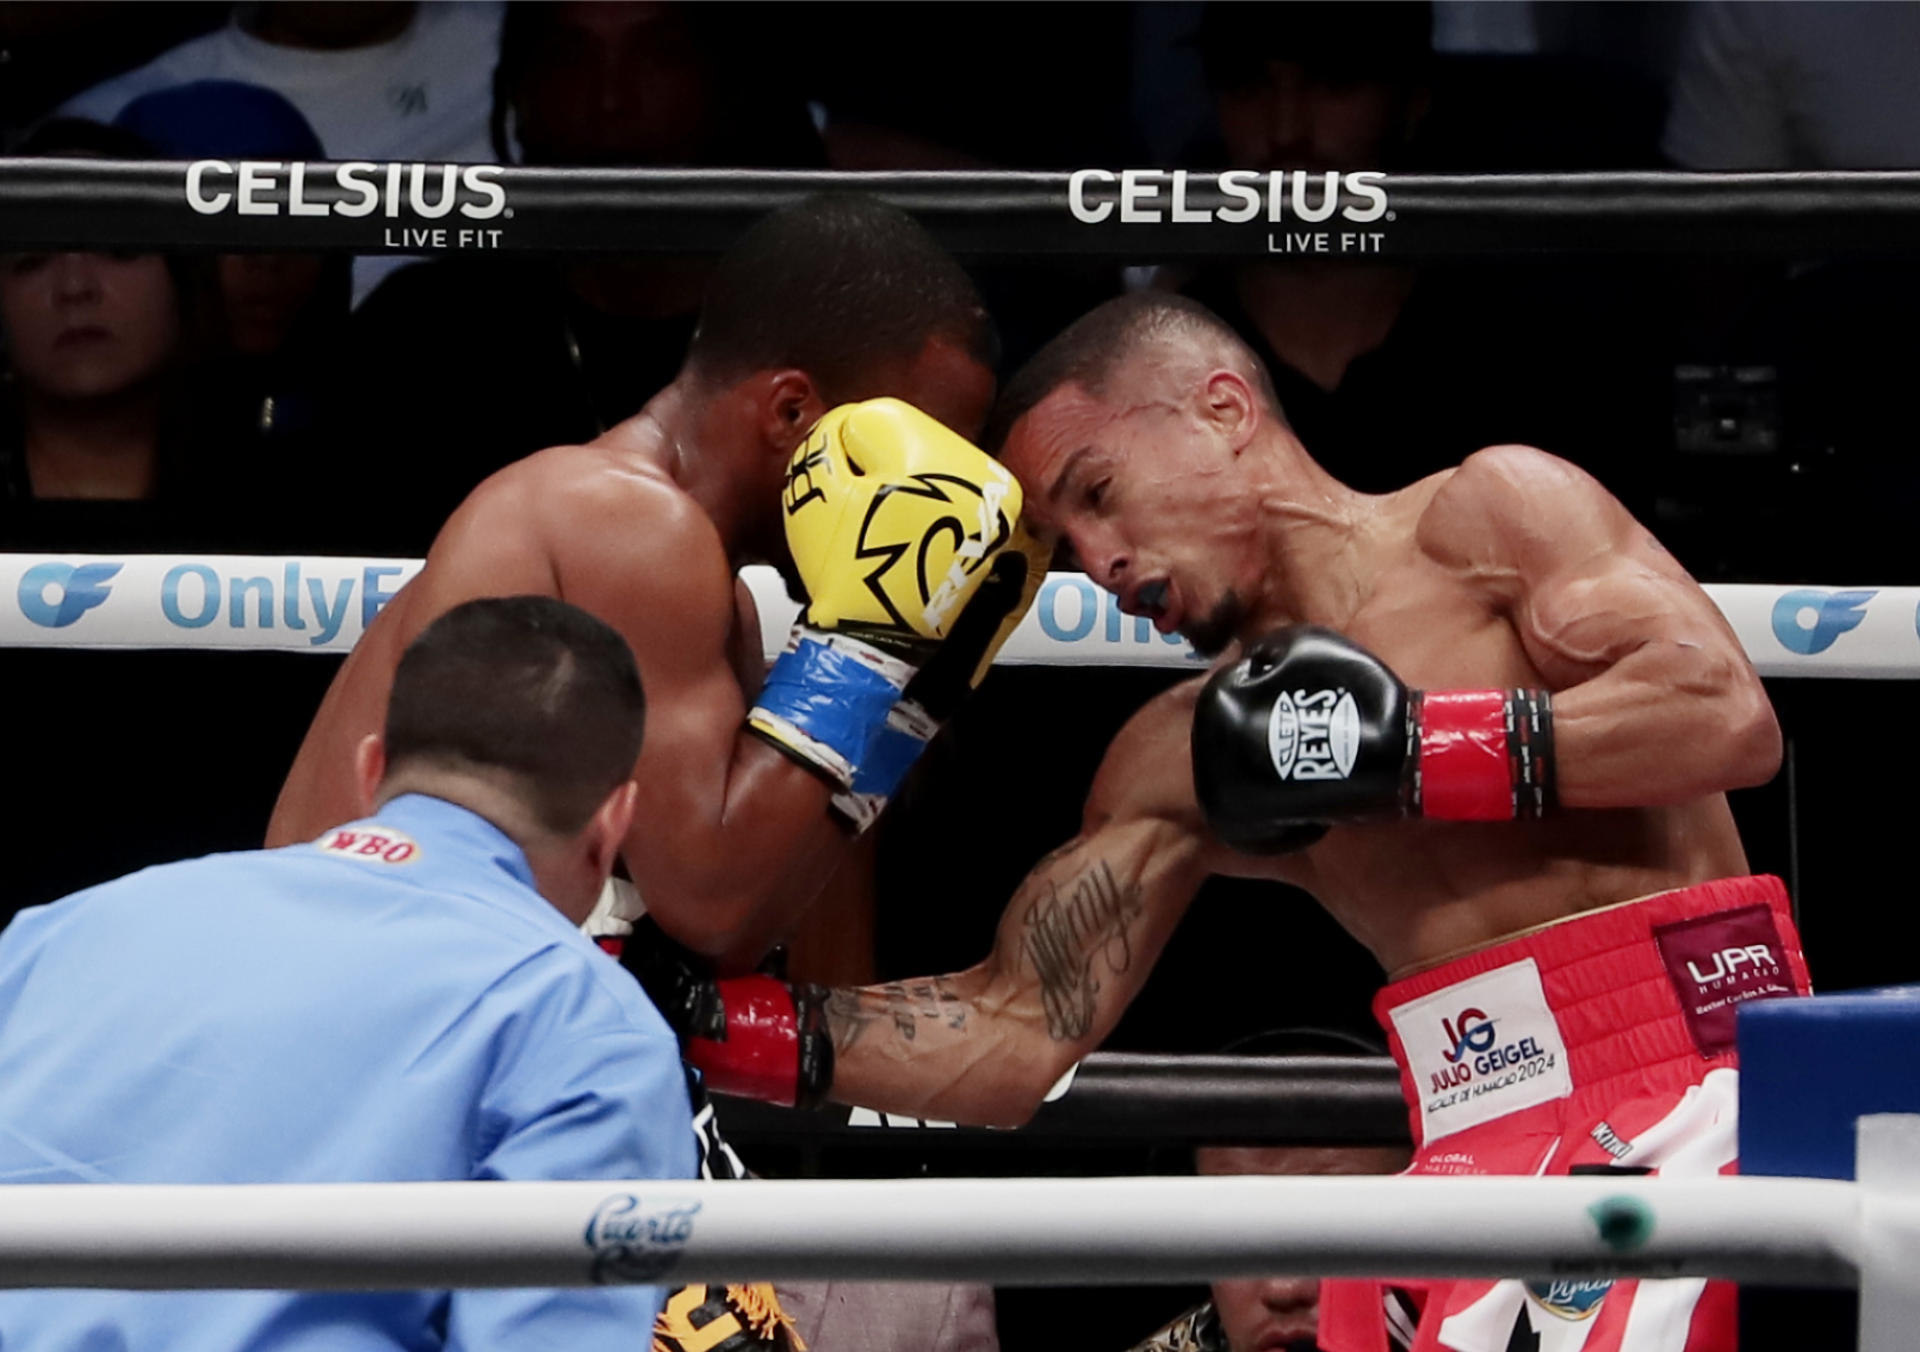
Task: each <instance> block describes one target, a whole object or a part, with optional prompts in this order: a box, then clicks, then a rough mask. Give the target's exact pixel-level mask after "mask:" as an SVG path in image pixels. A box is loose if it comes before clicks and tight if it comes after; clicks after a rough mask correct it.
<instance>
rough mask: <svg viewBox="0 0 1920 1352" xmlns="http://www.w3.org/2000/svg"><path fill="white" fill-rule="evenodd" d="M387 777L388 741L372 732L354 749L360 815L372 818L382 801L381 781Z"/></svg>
mask: <svg viewBox="0 0 1920 1352" xmlns="http://www.w3.org/2000/svg"><path fill="white" fill-rule="evenodd" d="M386 777H387V739H386V738H385V737H382V736H381V735H380V734H379V733H377V732H370V733H368V734H367V735H366V736H365V737H362V738H361V739H360V745H358V746H356V747H354V749H353V788H354V793H355V795H356V796H357V798H358V805H359V811H360V815H361V816H362V817H371V816H372V815H373V809H374V805H375V804H376V803H378V802H379V800H380V781H381V780H383V779H385V778H386Z"/></svg>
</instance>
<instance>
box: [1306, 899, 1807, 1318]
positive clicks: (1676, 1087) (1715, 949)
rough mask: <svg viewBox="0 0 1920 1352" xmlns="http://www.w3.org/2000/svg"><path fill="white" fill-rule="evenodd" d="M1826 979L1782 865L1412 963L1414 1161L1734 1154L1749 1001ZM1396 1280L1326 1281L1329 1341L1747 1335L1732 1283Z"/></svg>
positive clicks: (1402, 1024)
mask: <svg viewBox="0 0 1920 1352" xmlns="http://www.w3.org/2000/svg"><path fill="white" fill-rule="evenodd" d="M1807 989H1808V987H1807V968H1806V960H1805V959H1804V958H1803V957H1802V956H1801V952H1800V939H1799V935H1798V934H1797V933H1795V931H1794V926H1793V919H1792V916H1791V914H1790V912H1789V909H1788V902H1787V893H1786V888H1784V887H1783V886H1782V885H1781V883H1780V880H1779V879H1778V878H1770V877H1760V878H1724V879H1719V880H1717V881H1714V882H1708V883H1701V884H1699V885H1697V886H1694V887H1686V888H1681V889H1679V890H1678V891H1673V892H1662V893H1659V894H1658V895H1655V896H1651V897H1646V898H1644V899H1642V900H1640V901H1633V902H1627V903H1625V904H1623V905H1619V906H1611V907H1608V908H1606V909H1604V910H1599V911H1589V912H1587V913H1585V914H1583V915H1578V916H1574V917H1572V918H1570V919H1568V920H1564V921H1561V922H1559V923H1557V924H1553V925H1548V926H1546V927H1544V928H1542V929H1539V930H1535V931H1533V932H1531V933H1528V934H1524V935H1521V936H1520V937H1518V938H1515V939H1510V940H1508V941H1507V942H1505V943H1500V944H1495V945H1494V946H1492V947H1490V948H1484V949H1481V950H1479V951H1478V952H1474V953H1469V954H1467V955H1466V956H1465V957H1461V958H1456V959H1454V960H1453V961H1451V962H1448V963H1444V964H1442V965H1441V966H1439V967H1436V968H1433V969H1431V970H1429V971H1424V972H1420V973H1418V974H1416V975H1414V976H1411V977H1408V978H1407V979H1406V980H1404V981H1396V982H1393V983H1391V984H1390V985H1388V986H1387V987H1386V988H1385V989H1384V990H1382V991H1381V992H1380V994H1379V995H1378V996H1377V997H1375V999H1374V1002H1373V1009H1374V1014H1375V1016H1376V1017H1377V1018H1378V1019H1379V1020H1380V1023H1381V1025H1382V1026H1383V1027H1384V1028H1385V1029H1386V1030H1387V1037H1388V1041H1389V1044H1390V1045H1391V1047H1392V1049H1393V1055H1394V1058H1395V1059H1396V1060H1397V1061H1398V1062H1399V1063H1400V1086H1401V1090H1402V1092H1403V1093H1404V1094H1405V1095H1406V1097H1407V1102H1408V1104H1409V1106H1410V1108H1411V1110H1412V1117H1413V1139H1414V1142H1415V1145H1414V1154H1413V1163H1412V1165H1411V1166H1410V1167H1409V1168H1408V1170H1407V1172H1408V1173H1410V1174H1523V1175H1524V1174H1533V1175H1540V1174H1569V1173H1588V1172H1601V1173H1604V1172H1609V1171H1612V1170H1622V1171H1630V1172H1633V1173H1655V1174H1665V1175H1669V1176H1698V1175H1707V1174H1716V1173H1720V1174H1730V1173H1735V1172H1737V1162H1736V1143H1735V1138H1734V1114H1735V1108H1736V1102H1737V1098H1738V1095H1737V1092H1736V1090H1737V1086H1738V1082H1739V1080H1738V1077H1739V1071H1738V1069H1737V1068H1736V1067H1737V1065H1738V1061H1737V1058H1736V1056H1735V1053H1734V1011H1735V1008H1736V1007H1737V1006H1739V1005H1741V1004H1743V1003H1745V1002H1746V1001H1748V1000H1762V999H1771V998H1775V997H1779V996H1786V995H1804V994H1806V993H1807ZM1392 1285H1393V1288H1394V1289H1393V1291H1392V1292H1391V1293H1389V1292H1388V1291H1387V1290H1385V1289H1383V1284H1381V1283H1378V1282H1325V1283H1323V1284H1322V1288H1321V1309H1320V1344H1321V1346H1322V1347H1324V1348H1327V1349H1328V1350H1329V1352H1388V1349H1389V1348H1394V1347H1409V1346H1410V1347H1411V1348H1412V1349H1413V1352H1439V1350H1440V1349H1448V1350H1449V1352H1508V1350H1509V1349H1511V1348H1530V1349H1533V1348H1537V1349H1538V1352H1708V1349H1714V1350H1715V1352H1725V1350H1728V1349H1731V1348H1732V1347H1733V1346H1734V1335H1735V1325H1734V1292H1733V1288H1732V1286H1731V1285H1730V1284H1728V1283H1725V1282H1703V1281H1687V1280H1670V1281H1648V1282H1642V1281H1636V1280H1630V1279H1626V1278H1621V1279H1619V1280H1616V1281H1612V1282H1608V1281H1555V1282H1520V1281H1497V1282H1490V1281H1451V1280H1449V1281H1435V1282H1428V1283H1418V1282H1395V1283H1393V1284H1392ZM1383 1315H1384V1317H1383ZM1390 1324H1391V1325H1392V1326H1393V1327H1391V1328H1390V1327H1389V1325H1390ZM1389 1339H1391V1341H1389Z"/></svg>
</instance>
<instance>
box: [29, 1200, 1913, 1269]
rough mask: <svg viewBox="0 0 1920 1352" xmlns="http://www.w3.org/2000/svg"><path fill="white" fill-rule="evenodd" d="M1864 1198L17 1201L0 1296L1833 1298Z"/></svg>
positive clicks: (1856, 1243) (1855, 1265) (1853, 1258)
mask: <svg viewBox="0 0 1920 1352" xmlns="http://www.w3.org/2000/svg"><path fill="white" fill-rule="evenodd" d="M1861 1192H1862V1189H1861V1188H1860V1186H1859V1185H1857V1184H1852V1183H1839V1182H1828V1181H1824V1180H1814V1179H1776V1178H1714V1179H1707V1180H1687V1181H1678V1180H1665V1179H1625V1180H1608V1179H1602V1178H1545V1179H1537V1178H1339V1177H1324V1178H1273V1177H1261V1178H1128V1179H935V1180H926V1179H922V1180H912V1181H904V1182H903V1181H899V1180H887V1181H876V1182H817V1181H782V1182H756V1183H739V1182H728V1183H662V1182H652V1181H649V1182H642V1183H634V1184H620V1183H384V1184H306V1185H273V1186H266V1185H243V1186H233V1185H227V1186H218V1185H216V1186H200V1187H173V1186H137V1185H132V1186H130V1185H111V1184H71V1185H47V1186H20V1185H14V1186H9V1187H0V1286H99V1287H122V1288H147V1289H152V1288H178V1289H232V1288H271V1289H331V1290H342V1289H375V1290H377V1289H391V1288H411V1287H429V1288H452V1287H483V1286H581V1285H588V1284H591V1283H596V1282H659V1281H672V1282H685V1281H723V1280H735V1281H738V1280H814V1279H822V1278H840V1279H848V1280H916V1279H919V1280H945V1281H954V1280H967V1281H979V1282H992V1283H997V1284H1002V1285H1007V1284H1015V1285H1019V1284H1025V1285H1048V1284H1063V1283H1108V1284H1117V1283H1125V1282H1135V1281H1157V1282H1175V1281H1205V1280H1208V1279H1210V1278H1213V1277H1220V1276H1231V1275H1248V1276H1251V1275H1258V1274H1262V1273H1271V1272H1287V1273H1299V1274H1302V1275H1322V1276H1329V1275H1332V1276H1339V1275H1345V1276H1429V1277H1447V1276H1462V1277H1471V1276H1478V1277H1496V1276H1504V1277H1525V1278H1533V1279H1542V1280H1548V1279H1554V1278H1561V1279H1577V1278H1586V1277H1596V1276H1606V1275H1658V1276H1697V1277H1727V1278H1733V1279H1736V1280H1740V1281H1749V1282H1759V1283H1772V1284H1784V1285H1793V1286H1830V1287H1847V1286H1853V1285H1855V1284H1856V1283H1857V1282H1858V1280H1859V1270H1860V1258H1861V1249H1860V1235H1861V1227H1862V1224H1863V1222H1862V1205H1861ZM1895 1195H1896V1196H1898V1194H1895ZM1881 1222H1882V1225H1883V1226H1884V1223H1885V1216H1884V1213H1883V1214H1882V1217H1881ZM1909 1223H1920V1218H1913V1219H1912V1220H1910V1222H1909ZM1915 1275H1916V1274H1908V1280H1912V1279H1913V1277H1914V1276H1915Z"/></svg>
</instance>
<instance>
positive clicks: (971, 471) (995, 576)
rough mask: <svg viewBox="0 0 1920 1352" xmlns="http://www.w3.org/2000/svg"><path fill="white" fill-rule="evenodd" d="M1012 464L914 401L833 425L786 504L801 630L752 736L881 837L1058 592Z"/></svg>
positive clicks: (883, 404) (839, 810) (790, 484)
mask: <svg viewBox="0 0 1920 1352" xmlns="http://www.w3.org/2000/svg"><path fill="white" fill-rule="evenodd" d="M1021 503H1022V497H1021V491H1020V483H1019V481H1018V480H1017V479H1015V478H1014V477H1013V476H1012V475H1011V474H1010V473H1008V471H1007V469H1006V467H1005V466H1003V465H1001V464H1000V463H999V462H997V461H995V460H994V459H992V458H991V457H990V456H988V455H987V454H986V453H985V452H984V451H981V450H979V449H977V448H976V447H975V446H973V445H972V444H971V443H970V442H968V441H967V440H966V439H965V438H963V437H961V436H959V435H957V434H955V433H954V432H952V431H949V430H948V429H947V428H946V427H944V426H943V425H941V424H940V423H939V422H937V421H935V420H934V419H933V418H931V417H928V416H927V415H926V414H924V413H922V412H920V410H918V409H916V408H914V407H913V406H912V405H910V404H905V403H902V402H901V401H899V400H898V399H869V400H867V401H866V402H865V403H859V404H845V405H842V406H841V407H839V408H836V409H833V410H832V411H831V412H829V413H827V414H826V415H825V416H824V417H822V418H821V419H820V421H819V422H818V423H817V424H815V425H814V428H813V431H812V432H810V433H809V434H808V435H807V439H806V440H805V441H804V442H802V443H801V445H800V447H799V449H798V450H797V451H795V452H794V456H793V460H792V462H791V463H790V464H789V466H788V469H787V482H786V487H785V489H784V491H783V493H782V495H781V505H782V507H783V508H784V510H785V513H786V534H787V544H788V547H789V549H790V550H791V551H792V554H793V564H794V571H795V572H796V573H797V574H798V575H799V579H800V583H801V586H802V587H803V588H804V589H805V592H806V599H805V604H804V606H803V608H802V610H801V612H800V618H799V620H798V621H797V622H796V623H795V625H794V627H793V630H792V632H791V633H790V634H789V635H788V638H787V644H786V648H785V650H784V651H783V652H782V653H781V655H780V658H779V660H778V661H776V662H775V663H774V665H773V669H772V670H771V671H769V672H768V673H767V679H766V684H765V685H764V686H763V687H762V688H761V691H760V698H759V702H758V703H757V704H756V705H755V706H754V707H753V709H752V710H750V711H749V713H748V715H747V725H748V727H749V728H751V729H752V730H753V731H754V732H755V733H757V734H758V735H759V736H761V737H763V738H765V739H766V740H767V741H769V742H771V743H773V745H775V746H776V747H778V748H779V749H780V750H782V751H784V752H785V753H786V754H787V755H789V756H791V757H793V758H794V759H795V760H797V761H799V762H800V763H801V764H803V765H805V766H807V767H808V768H809V769H811V770H813V771H814V772H815V773H816V774H819V775H820V776H822V777H823V778H824V779H826V780H827V782H828V783H829V784H830V785H832V786H833V788H834V790H835V792H834V796H833V800H832V801H833V807H834V811H835V813H836V814H837V815H838V816H840V817H841V819H842V820H844V821H845V822H846V823H847V824H849V825H850V826H852V827H853V828H854V829H855V830H861V831H863V830H865V829H866V828H867V827H868V826H870V825H872V824H873V821H874V819H875V818H877V817H878V816H879V815H880V810H881V809H882V808H883V807H885V805H886V802H887V799H888V798H889V797H890V796H891V795H892V794H893V792H894V790H895V789H896V788H897V787H898V786H899V784H900V781H901V779H902V778H904V777H905V775H906V773H907V771H908V770H909V769H910V768H912V766H913V763H914V761H915V760H916V759H918V757H919V755H920V752H921V751H922V749H924V748H925V746H926V744H927V742H928V741H929V740H931V738H932V737H933V734H934V733H935V732H937V731H938V730H939V728H940V725H941V723H943V722H944V721H945V720H946V719H947V717H948V716H949V715H950V714H951V713H952V711H953V709H954V708H955V707H957V705H958V703H959V701H960V698H961V697H962V696H964V695H965V694H966V693H967V691H968V690H970V689H971V688H972V687H973V686H975V685H977V684H979V682H980V680H981V678H982V677H984V676H985V674H986V671H987V669H988V667H990V666H991V665H992V663H993V655H994V653H996V652H997V651H999V649H1000V646H1001V644H1003V643H1004V642H1005V641H1006V639H1007V636H1008V635H1009V634H1011V633H1012V632H1013V629H1014V627H1015V626H1016V625H1017V624H1018V623H1019V622H1020V617H1021V616H1022V615H1024V614H1025V613H1026V609H1027V607H1028V606H1029V605H1030V604H1031V603H1032V601H1033V597H1034V594H1035V593H1036V592H1037V591H1038V590H1039V587H1040V584H1041V582H1043V581H1044V580H1045V578H1046V569H1047V558H1046V554H1045V552H1044V551H1043V550H1042V549H1041V548H1040V546H1039V545H1038V543H1037V542H1036V541H1034V540H1033V539H1032V538H1031V537H1030V536H1029V535H1028V534H1027V532H1026V531H1025V530H1023V529H1022V527H1021V525H1020V508H1021Z"/></svg>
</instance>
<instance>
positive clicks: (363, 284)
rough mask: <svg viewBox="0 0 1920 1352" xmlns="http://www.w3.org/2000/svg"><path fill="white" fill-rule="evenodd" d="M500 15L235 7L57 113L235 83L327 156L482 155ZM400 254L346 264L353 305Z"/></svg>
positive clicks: (372, 6) (444, 158)
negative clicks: (301, 123)
mask: <svg viewBox="0 0 1920 1352" xmlns="http://www.w3.org/2000/svg"><path fill="white" fill-rule="evenodd" d="M504 13H505V6H504V5H502V4H500V3H498V2H497V0H457V2H455V3H443V4H427V5H423V4H416V3H364V4H362V3H341V4H316V3H294V2H291V0H289V2H287V3H274V4H259V5H238V6H235V10H234V18H233V21H232V22H230V23H229V24H228V25H227V26H226V27H225V28H221V29H216V30H215V31H214V32H211V33H208V34H205V35H204V36H202V37H197V38H194V39H192V40H191V41H188V42H183V43H181V44H180V45H179V46H178V47H175V48H174V49H173V50H171V51H168V52H163V53H161V54H160V55H159V56H157V57H155V58H154V59H153V60H152V61H149V62H148V63H147V64H146V65H144V66H140V67H137V68H136V69H134V70H130V71H127V72H125V73H124V74H121V75H116V76H114V77H113V78H112V79H110V80H107V81H104V82H103V83H101V84H97V85H95V86H94V87H93V88H91V89H89V90H87V91H86V92H84V93H82V94H79V95H76V96H75V97H74V98H73V99H71V100H69V101H68V102H67V104H66V105H65V106H64V107H63V108H61V110H60V111H61V112H62V113H63V114H65V115H68V116H73V117H85V118H91V119H93V120H94V121H97V122H111V121H113V119H114V118H115V117H116V116H117V115H118V114H119V112H120V110H121V109H122V108H124V107H125V106H126V105H127V104H128V103H130V102H132V101H133V100H134V99H136V98H138V97H139V96H140V95H142V94H148V93H151V92H153V91H154V90H156V89H165V88H169V87H170V86H173V85H180V84H186V83H188V82H189V81H193V80H240V81H244V82H245V83H248V84H255V85H260V86H263V87H264V88H267V89H271V90H273V91H274V92H276V93H278V94H280V95H282V96H283V97H285V98H286V100H287V101H288V102H289V103H291V104H293V106H294V107H296V108H298V109H299V110H300V112H301V113H302V115H304V116H305V117H306V119H307V121H308V122H309V123H310V124H311V125H312V127H313V129H314V131H315V132H316V133H318V134H319V137H320V143H321V145H323V146H325V147H326V153H327V156H328V157H329V158H330V159H335V160H403V161H410V162H421V163H428V164H444V163H448V162H465V161H488V160H491V159H493V147H492V143H491V142H490V141H489V139H488V130H487V125H488V118H489V116H490V115H491V112H492V108H493V68H494V65H495V64H496V63H497V61H498V60H499V52H500V24H501V20H502V16H503V15H504ZM408 261H410V260H408V259H405V258H394V257H379V258H362V259H358V260H356V262H355V266H354V301H355V303H356V304H357V303H358V302H359V301H360V299H361V298H362V297H364V296H365V295H366V294H367V292H369V291H371V290H372V289H373V287H374V285H375V284H376V283H377V282H378V281H379V280H380V279H381V278H382V277H384V276H386V275H387V274H388V273H390V272H392V271H393V270H394V269H395V268H397V267H399V266H401V265H403V264H404V263H406V262H408Z"/></svg>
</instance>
